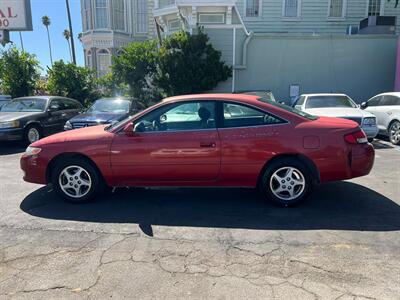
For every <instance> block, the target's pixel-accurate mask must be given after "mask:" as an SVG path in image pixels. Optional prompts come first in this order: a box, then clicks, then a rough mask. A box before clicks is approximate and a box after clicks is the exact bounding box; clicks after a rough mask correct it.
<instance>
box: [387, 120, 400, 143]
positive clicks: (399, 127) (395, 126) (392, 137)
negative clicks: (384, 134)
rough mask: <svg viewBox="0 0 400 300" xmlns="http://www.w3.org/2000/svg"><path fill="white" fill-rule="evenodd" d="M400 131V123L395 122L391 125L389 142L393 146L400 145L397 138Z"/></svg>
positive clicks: (399, 140)
mask: <svg viewBox="0 0 400 300" xmlns="http://www.w3.org/2000/svg"><path fill="white" fill-rule="evenodd" d="M399 131H400V122H399V121H394V122H393V123H392V124H390V127H389V140H390V142H391V143H392V144H393V145H396V146H398V145H400V138H398V137H396V134H399Z"/></svg>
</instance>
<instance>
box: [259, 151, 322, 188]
mask: <svg viewBox="0 0 400 300" xmlns="http://www.w3.org/2000/svg"><path fill="white" fill-rule="evenodd" d="M285 158H292V159H293V158H294V159H297V160H298V161H300V162H301V163H303V164H304V165H305V166H306V167H307V169H308V170H309V171H310V173H311V174H312V176H313V180H314V183H315V184H319V183H320V182H321V176H320V173H319V171H318V168H317V166H316V165H315V163H314V162H313V161H312V160H311V159H310V158H309V157H307V156H306V155H304V154H299V153H297V154H296V153H283V154H278V155H276V156H274V157H273V158H271V159H270V160H268V161H267V162H266V163H265V164H264V166H263V168H262V169H261V172H260V174H259V175H258V179H257V185H258V186H259V184H260V182H261V179H262V177H263V174H264V172H265V170H266V169H267V167H268V166H269V165H270V164H271V163H274V162H275V161H278V160H282V159H285Z"/></svg>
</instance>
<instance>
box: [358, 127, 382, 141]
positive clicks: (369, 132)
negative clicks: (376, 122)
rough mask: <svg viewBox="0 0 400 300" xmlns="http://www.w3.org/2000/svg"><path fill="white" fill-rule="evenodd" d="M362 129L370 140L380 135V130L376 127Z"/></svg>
mask: <svg viewBox="0 0 400 300" xmlns="http://www.w3.org/2000/svg"><path fill="white" fill-rule="evenodd" d="M361 129H362V130H363V131H364V132H365V135H366V136H367V138H369V139H373V138H374V137H376V136H377V135H378V133H379V129H378V127H376V126H363V127H361Z"/></svg>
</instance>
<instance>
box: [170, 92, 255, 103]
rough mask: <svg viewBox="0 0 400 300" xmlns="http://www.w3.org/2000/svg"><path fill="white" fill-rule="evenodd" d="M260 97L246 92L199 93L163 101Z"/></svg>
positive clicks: (241, 99)
mask: <svg viewBox="0 0 400 300" xmlns="http://www.w3.org/2000/svg"><path fill="white" fill-rule="evenodd" d="M259 98H260V97H258V96H254V95H245V94H197V95H183V96H175V97H169V98H166V99H164V100H163V101H162V102H170V101H181V100H192V99H195V100H210V99H211V100H221V101H223V100H238V101H250V102H252V101H258V99H259Z"/></svg>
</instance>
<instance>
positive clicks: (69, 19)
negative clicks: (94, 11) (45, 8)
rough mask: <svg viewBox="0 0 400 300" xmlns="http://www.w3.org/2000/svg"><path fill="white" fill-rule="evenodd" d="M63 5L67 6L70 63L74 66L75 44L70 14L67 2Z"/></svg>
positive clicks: (67, 0) (66, 0)
mask: <svg viewBox="0 0 400 300" xmlns="http://www.w3.org/2000/svg"><path fill="white" fill-rule="evenodd" d="M65 4H66V5H67V15H68V23H69V32H70V33H71V48H72V62H73V64H74V65H76V56H75V42H74V33H73V31H72V22H71V12H70V10H69V0H65Z"/></svg>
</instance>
